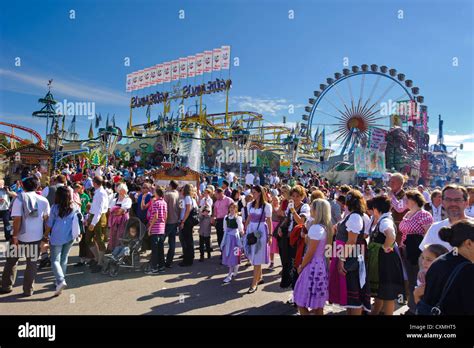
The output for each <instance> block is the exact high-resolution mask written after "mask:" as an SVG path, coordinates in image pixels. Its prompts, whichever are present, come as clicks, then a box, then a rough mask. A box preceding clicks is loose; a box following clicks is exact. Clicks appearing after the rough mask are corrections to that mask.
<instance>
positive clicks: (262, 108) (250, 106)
mask: <svg viewBox="0 0 474 348" xmlns="http://www.w3.org/2000/svg"><path fill="white" fill-rule="evenodd" d="M229 103H230V104H231V105H236V106H237V107H238V108H239V110H246V111H255V112H258V113H260V114H262V115H263V116H264V117H266V116H277V114H278V113H279V112H284V113H285V114H287V113H288V110H289V107H290V105H293V108H294V109H298V108H302V107H304V105H303V104H294V103H291V102H290V101H289V100H287V99H284V98H256V97H251V96H234V97H230V98H229Z"/></svg>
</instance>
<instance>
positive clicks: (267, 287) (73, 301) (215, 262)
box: [0, 233, 405, 315]
mask: <svg viewBox="0 0 474 348" xmlns="http://www.w3.org/2000/svg"><path fill="white" fill-rule="evenodd" d="M1 235H2V236H3V233H2V234H1ZM214 236H215V234H214ZM213 244H214V250H217V241H216V240H213ZM78 252H79V248H78V246H77V245H75V246H74V247H73V249H72V251H71V256H70V258H69V266H70V267H69V268H68V274H67V278H66V280H67V283H68V288H67V289H66V290H64V292H63V294H62V295H61V296H59V297H53V292H54V286H53V282H54V277H53V274H52V271H51V268H48V269H45V270H40V271H39V272H38V276H37V280H36V285H35V293H34V295H33V296H32V297H29V298H21V297H19V295H20V294H21V293H22V288H21V282H22V280H23V270H24V268H25V262H24V261H21V262H20V266H19V272H18V276H17V280H16V284H15V288H14V291H13V292H12V293H10V294H7V295H0V303H1V308H2V313H4V314H6V313H8V314H22V315H29V314H33V315H37V314H165V315H170V314H171V315H173V314H204V315H209V314H262V315H294V314H295V313H296V310H295V308H293V307H292V306H290V305H288V304H286V303H285V302H286V301H287V299H288V297H289V296H290V294H291V291H289V290H284V289H281V288H280V287H279V280H280V277H279V275H278V273H279V272H280V271H281V267H280V266H279V265H280V260H279V258H278V256H277V257H276V258H275V261H276V265H277V267H276V268H275V269H274V270H268V269H264V280H265V284H263V285H260V286H259V288H258V291H257V292H256V293H254V294H251V295H248V294H246V292H247V290H248V288H249V286H250V283H251V280H252V268H251V267H249V268H247V269H244V268H242V267H241V270H240V272H239V275H238V277H237V279H236V280H233V281H232V282H231V283H230V284H226V285H223V283H222V280H223V279H224V278H225V276H226V275H227V267H225V266H222V265H220V263H219V256H218V255H219V253H218V252H214V253H213V257H212V258H211V259H206V260H205V262H202V263H201V262H198V261H197V260H196V261H195V263H194V265H193V266H192V267H185V268H181V267H178V266H177V263H178V260H176V261H175V265H174V266H173V268H172V269H167V271H166V273H162V274H159V275H152V276H149V275H145V274H143V272H141V271H140V270H137V271H131V270H128V269H120V273H119V275H118V276H117V277H116V278H112V277H110V276H109V275H102V274H101V273H95V274H94V273H91V272H90V271H89V269H88V268H87V267H80V268H76V267H72V265H73V264H74V263H76V262H77V261H78V257H77V255H78ZM180 255H181V248H180V247H179V243H178V244H177V255H176V258H177V257H178V256H180ZM197 255H198V252H197V253H196V256H197ZM4 261H5V260H4V259H2V260H0V270H2V271H3V265H4ZM142 261H143V262H146V256H145V257H143V258H142ZM404 310H405V309H403V308H400V309H398V310H397V313H400V312H404ZM325 312H327V313H332V314H337V313H341V314H342V313H343V309H342V308H340V307H338V306H329V305H328V306H326V308H325Z"/></svg>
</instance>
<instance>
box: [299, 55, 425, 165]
mask: <svg viewBox="0 0 474 348" xmlns="http://www.w3.org/2000/svg"><path fill="white" fill-rule="evenodd" d="M403 102H407V103H411V104H416V103H418V104H422V103H423V102H424V98H423V96H421V95H419V88H418V87H414V85H413V81H412V80H408V79H405V74H403V73H399V72H397V70H396V69H389V68H388V67H386V66H381V67H380V68H379V67H378V66H377V65H375V64H372V65H370V66H369V65H367V64H362V65H361V66H360V67H359V66H357V65H355V66H352V69H347V68H346V69H343V70H342V73H340V72H336V73H334V77H328V78H327V79H326V83H322V84H320V85H319V89H318V90H316V91H314V97H311V98H309V105H308V106H306V107H305V112H306V113H305V114H304V115H303V117H302V118H303V122H302V123H301V129H300V136H301V137H303V138H304V139H305V141H304V145H303V146H304V147H305V150H307V151H309V152H311V151H312V150H314V149H315V148H318V150H321V147H324V148H325V149H328V148H330V149H331V150H332V151H333V152H336V153H339V155H340V156H344V155H346V154H350V153H353V151H354V148H355V147H356V146H357V145H358V144H361V143H363V142H364V141H366V140H367V137H368V134H369V131H370V129H371V128H373V127H378V128H382V129H386V130H388V129H389V128H390V127H391V126H393V125H394V124H393V122H394V119H393V110H394V109H395V110H397V109H396V107H397V105H400V103H403ZM404 125H406V123H404ZM321 143H323V144H321ZM327 146H328V147H327ZM313 152H314V151H313Z"/></svg>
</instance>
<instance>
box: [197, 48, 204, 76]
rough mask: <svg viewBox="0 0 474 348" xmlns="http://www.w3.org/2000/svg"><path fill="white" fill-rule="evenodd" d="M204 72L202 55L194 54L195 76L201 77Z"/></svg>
mask: <svg viewBox="0 0 474 348" xmlns="http://www.w3.org/2000/svg"><path fill="white" fill-rule="evenodd" d="M203 72H204V53H198V54H196V76H201V75H202V73H203Z"/></svg>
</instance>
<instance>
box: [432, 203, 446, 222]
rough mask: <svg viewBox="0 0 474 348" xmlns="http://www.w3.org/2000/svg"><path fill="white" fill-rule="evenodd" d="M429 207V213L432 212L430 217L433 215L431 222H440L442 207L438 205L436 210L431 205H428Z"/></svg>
mask: <svg viewBox="0 0 474 348" xmlns="http://www.w3.org/2000/svg"><path fill="white" fill-rule="evenodd" d="M430 205H431V212H432V214H431V215H433V222H439V221H441V220H442V219H441V217H442V215H441V212H442V210H443V206H442V205H441V204H440V205H439V206H438V208H436V207H435V206H434V204H433V203H430Z"/></svg>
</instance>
